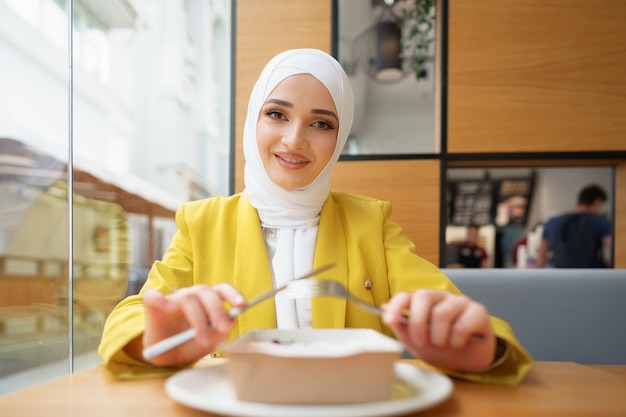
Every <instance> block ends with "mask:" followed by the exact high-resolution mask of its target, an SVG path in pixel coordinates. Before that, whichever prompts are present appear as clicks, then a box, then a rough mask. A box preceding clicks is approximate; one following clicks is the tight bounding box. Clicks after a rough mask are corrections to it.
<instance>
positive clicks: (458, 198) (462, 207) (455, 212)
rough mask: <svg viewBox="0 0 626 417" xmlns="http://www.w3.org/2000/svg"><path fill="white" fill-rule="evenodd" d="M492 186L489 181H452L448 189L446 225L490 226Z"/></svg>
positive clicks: (493, 213)
mask: <svg viewBox="0 0 626 417" xmlns="http://www.w3.org/2000/svg"><path fill="white" fill-rule="evenodd" d="M494 197H495V196H494V184H493V182H492V181H489V180H466V181H452V182H450V183H449V187H448V204H449V206H448V207H449V209H448V224H449V225H455V226H468V225H470V224H477V225H479V226H484V225H487V224H492V223H493V219H494V217H495V211H494V207H495V206H494V204H493V201H494Z"/></svg>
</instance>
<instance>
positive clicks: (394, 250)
mask: <svg viewBox="0 0 626 417" xmlns="http://www.w3.org/2000/svg"><path fill="white" fill-rule="evenodd" d="M390 213H391V205H390V203H388V202H385V201H381V200H377V199H373V198H369V197H364V196H358V195H354V194H347V193H338V192H333V193H331V194H330V196H329V198H328V199H327V201H326V202H325V204H324V207H323V208H322V212H321V216H320V222H319V231H318V244H317V246H316V250H315V258H314V265H313V267H319V266H322V265H325V264H328V263H334V264H335V267H334V268H333V269H331V270H329V271H327V272H325V273H323V274H322V276H321V277H322V278H325V279H334V280H336V281H338V282H340V283H341V284H343V285H344V286H346V288H347V289H348V291H349V292H350V293H352V294H353V295H355V296H356V297H359V298H361V299H362V300H364V301H367V302H370V303H373V304H375V305H381V304H383V303H385V302H387V301H388V300H389V299H390V298H391V297H392V296H393V295H394V294H396V293H398V292H400V291H407V292H413V291H416V290H418V289H422V288H434V289H440V290H447V291H450V292H453V293H459V290H458V289H457V288H456V287H455V286H454V284H453V283H452V282H451V281H450V280H449V279H448V278H447V277H446V276H445V275H444V274H443V272H441V270H439V269H438V268H437V267H436V266H434V265H433V264H431V263H430V262H428V261H426V260H425V259H423V258H421V257H419V256H418V255H416V254H415V247H414V245H413V243H412V242H411V241H410V240H409V239H408V237H407V235H406V234H405V233H404V231H403V230H402V228H401V227H400V226H399V225H398V224H396V223H395V222H393V221H392V220H390V218H389V216H390ZM176 224H177V226H178V231H177V233H176V234H175V235H174V237H173V239H172V243H171V246H170V247H169V248H168V250H167V251H166V253H165V254H164V256H163V259H162V260H161V261H157V262H155V263H154V265H153V267H152V269H151V271H150V273H149V275H148V279H147V281H146V284H145V285H144V287H143V288H142V291H144V290H145V289H147V288H154V289H157V290H159V291H161V292H162V293H164V294H168V293H171V292H172V291H173V290H175V289H176V288H183V287H187V286H191V285H195V284H208V285H214V284H216V283H219V282H227V283H229V284H231V285H233V286H234V287H235V288H237V289H238V290H239V291H240V292H241V293H242V294H243V295H244V296H245V297H246V299H248V300H250V299H253V298H255V297H257V296H259V295H260V294H262V293H264V292H266V291H268V290H270V289H271V288H272V278H271V272H270V265H269V260H268V257H267V252H266V250H265V243H264V241H263V235H262V231H261V224H260V222H259V218H258V214H257V212H256V210H255V209H254V207H252V206H251V205H250V202H249V201H248V199H247V198H246V195H245V193H240V194H235V195H233V196H230V197H215V198H211V199H206V200H199V201H195V202H190V203H186V204H184V205H183V206H182V207H181V208H180V209H179V210H178V211H177V213H176ZM238 260H239V261H238ZM366 280H368V285H367V286H366V285H365V281H366ZM370 283H371V285H370ZM312 309H313V311H312V313H313V327H314V328H370V329H374V330H377V331H379V332H382V333H384V334H386V335H389V336H392V337H393V333H392V332H391V330H390V329H389V328H387V327H386V326H385V325H384V324H383V323H382V322H381V319H380V317H378V316H376V315H374V314H370V313H367V312H365V311H363V310H362V309H360V308H359V307H358V306H356V305H354V303H348V302H347V301H346V300H345V299H342V298H337V297H315V298H313V300H312ZM144 320H145V316H144V311H143V305H142V301H141V292H140V295H134V296H130V297H128V298H126V299H125V300H123V301H121V302H120V303H119V304H118V305H117V306H116V308H115V309H114V310H113V312H112V313H111V314H110V316H109V318H108V319H107V322H106V324H105V328H104V332H103V336H102V341H101V344H100V347H99V354H100V356H101V358H102V359H103V361H104V363H105V365H106V366H107V367H108V368H109V369H110V370H111V371H112V372H113V373H114V374H115V375H117V376H118V377H122V378H123V377H133V378H135V377H148V376H155V375H164V374H167V373H171V372H173V371H176V370H177V369H182V368H183V367H181V368H157V367H153V366H150V365H149V364H147V363H143V362H141V361H137V360H135V359H133V358H131V357H130V356H129V355H127V354H126V353H125V352H124V350H123V349H124V347H125V346H126V345H127V344H128V343H129V342H130V341H131V340H133V339H135V338H137V337H138V336H140V335H141V334H142V332H143V329H144ZM492 322H493V325H494V329H495V333H496V335H497V336H498V337H500V338H502V339H504V340H506V341H507V342H508V343H509V344H510V346H511V348H512V349H511V354H510V355H509V357H508V358H507V360H506V361H505V362H504V363H503V364H502V365H500V366H498V367H497V368H495V369H492V370H490V371H488V372H480V373H452V372H447V371H445V370H442V371H443V372H446V373H448V374H450V375H453V376H456V377H459V378H463V379H467V380H472V381H478V382H485V383H497V384H516V383H518V382H520V381H521V379H522V378H523V377H524V375H525V374H526V372H527V371H528V370H529V369H530V367H531V365H532V359H531V357H530V355H529V354H528V353H527V352H526V351H525V350H524V348H523V347H522V346H521V344H520V343H519V342H518V340H517V339H516V337H515V335H514V333H513V331H512V330H511V328H510V327H509V325H508V324H507V323H506V322H504V321H502V320H499V319H497V318H495V317H494V318H492ZM275 327H276V313H275V306H274V302H273V300H272V299H269V300H267V301H264V302H263V303H261V304H259V305H258V306H255V307H254V308H253V309H250V310H249V311H247V312H245V313H244V314H242V315H240V316H239V317H238V318H237V323H236V325H235V326H234V327H233V329H232V331H231V333H230V335H229V340H234V339H236V338H237V337H239V336H240V335H243V334H245V333H247V332H249V331H250V330H254V329H263V328H275ZM189 365H190V364H188V365H187V366H189Z"/></svg>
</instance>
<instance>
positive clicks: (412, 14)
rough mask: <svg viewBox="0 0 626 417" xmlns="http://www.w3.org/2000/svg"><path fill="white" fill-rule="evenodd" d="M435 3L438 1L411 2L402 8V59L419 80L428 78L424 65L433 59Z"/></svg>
mask: <svg viewBox="0 0 626 417" xmlns="http://www.w3.org/2000/svg"><path fill="white" fill-rule="evenodd" d="M435 2H436V0H409V1H407V2H406V5H404V6H403V7H402V8H401V16H402V19H401V20H400V22H399V25H400V28H401V29H402V32H403V36H402V52H401V57H402V59H403V60H404V61H405V64H406V65H407V66H408V67H409V68H410V69H411V70H412V71H413V73H414V74H415V78H416V79H418V80H419V79H422V78H424V77H425V76H426V68H425V65H424V64H425V63H426V61H427V60H428V59H430V58H431V55H432V53H431V45H432V44H433V43H434V42H435V31H434V27H435V17H436V16H435V12H436V7H435Z"/></svg>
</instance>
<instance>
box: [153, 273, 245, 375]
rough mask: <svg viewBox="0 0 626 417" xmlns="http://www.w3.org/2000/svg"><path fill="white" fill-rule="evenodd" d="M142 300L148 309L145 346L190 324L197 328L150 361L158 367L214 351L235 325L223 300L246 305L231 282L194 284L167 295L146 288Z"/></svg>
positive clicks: (184, 361) (185, 360)
mask: <svg viewBox="0 0 626 417" xmlns="http://www.w3.org/2000/svg"><path fill="white" fill-rule="evenodd" d="M143 302H144V307H145V311H146V329H145V331H144V334H143V340H142V342H143V346H144V347H148V346H151V345H153V344H154V343H156V342H159V341H161V340H163V339H165V338H167V337H170V336H173V335H175V334H177V333H180V332H182V331H184V330H187V329H189V328H190V327H192V328H194V329H195V331H196V337H195V338H194V339H193V340H191V341H189V342H187V343H184V344H182V345H180V346H178V347H176V348H174V349H172V350H170V351H168V352H165V353H163V354H162V355H159V356H157V357H155V358H153V359H151V360H150V363H152V364H154V365H158V366H171V365H183V364H187V363H190V362H193V361H196V360H198V359H200V358H202V357H203V356H206V355H208V354H209V353H211V352H213V351H214V350H215V349H216V348H217V347H218V346H219V344H221V343H222V342H223V341H224V340H226V338H227V337H228V333H229V332H230V329H231V328H232V327H233V325H234V324H235V320H234V319H232V318H230V316H229V315H228V312H227V311H226V310H225V309H224V302H227V303H229V304H230V305H232V306H233V307H242V306H244V305H245V304H246V300H245V299H244V297H243V296H242V295H241V294H240V293H239V291H237V290H236V289H235V288H234V287H233V286H231V285H229V284H217V285H214V286H208V285H194V286H192V287H187V288H182V289H180V290H177V291H174V292H173V293H171V294H168V295H163V294H161V293H160V292H159V291H157V290H146V291H145V292H144V293H143ZM209 323H210V325H209Z"/></svg>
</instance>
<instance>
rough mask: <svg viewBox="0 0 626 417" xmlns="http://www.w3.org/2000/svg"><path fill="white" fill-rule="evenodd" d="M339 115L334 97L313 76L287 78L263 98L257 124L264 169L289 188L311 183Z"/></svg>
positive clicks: (331, 144)
mask: <svg viewBox="0 0 626 417" xmlns="http://www.w3.org/2000/svg"><path fill="white" fill-rule="evenodd" d="M338 128H339V118H338V117H337V109H336V108H335V103H334V102H333V99H332V96H331V95H330V93H329V92H328V90H327V89H326V87H325V86H324V84H322V83H321V82H320V81H319V80H318V79H317V78H315V77H313V76H312V75H310V74H297V75H292V76H290V77H288V78H285V79H284V80H283V81H281V82H280V83H279V84H278V85H277V86H276V88H274V90H273V91H272V92H271V93H270V95H269V96H268V97H267V99H266V100H265V102H264V103H263V106H262V107H261V111H260V112H259V119H258V121H257V125H256V140H257V146H258V147H259V153H260V155H261V160H262V161H263V166H264V167H265V171H267V174H268V175H269V177H270V179H271V180H272V181H273V182H274V183H275V184H276V185H278V186H280V187H283V188H285V189H289V190H293V189H297V188H303V187H306V186H307V185H309V184H311V183H312V182H313V180H314V179H315V178H316V177H317V176H318V174H319V173H320V172H321V171H322V169H323V168H324V167H325V166H326V164H327V163H328V161H329V160H330V158H331V156H332V155H333V152H334V151H335V145H336V143H337V131H338Z"/></svg>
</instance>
